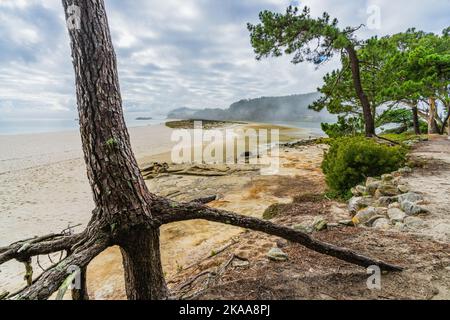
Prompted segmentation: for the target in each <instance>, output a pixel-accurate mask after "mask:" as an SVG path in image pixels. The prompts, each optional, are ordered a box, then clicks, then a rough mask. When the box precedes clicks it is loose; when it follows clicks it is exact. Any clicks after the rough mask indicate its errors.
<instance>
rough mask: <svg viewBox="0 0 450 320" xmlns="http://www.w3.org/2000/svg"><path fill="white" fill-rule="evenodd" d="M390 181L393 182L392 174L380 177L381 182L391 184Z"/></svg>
mask: <svg viewBox="0 0 450 320" xmlns="http://www.w3.org/2000/svg"><path fill="white" fill-rule="evenodd" d="M392 180H394V176H393V175H392V174H383V175H382V176H381V181H383V182H391V181H392Z"/></svg>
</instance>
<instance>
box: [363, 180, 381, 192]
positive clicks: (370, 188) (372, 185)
mask: <svg viewBox="0 0 450 320" xmlns="http://www.w3.org/2000/svg"><path fill="white" fill-rule="evenodd" d="M380 183H381V181H379V180H376V179H374V178H370V177H369V178H367V180H366V192H367V193H368V194H370V195H372V196H373V195H375V191H377V189H378V187H379V186H380Z"/></svg>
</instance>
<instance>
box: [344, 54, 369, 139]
mask: <svg viewBox="0 0 450 320" xmlns="http://www.w3.org/2000/svg"><path fill="white" fill-rule="evenodd" d="M345 49H346V51H347V54H348V57H349V60H350V67H351V70H352V77H353V85H354V87H355V90H356V95H357V96H358V98H359V100H360V102H361V106H362V109H363V116H364V124H365V132H366V136H367V137H372V136H374V135H375V121H374V117H373V115H372V110H371V107H370V102H369V99H368V98H367V95H366V94H365V92H364V89H363V87H362V84H361V71H360V63H359V59H358V56H357V53H356V51H355V49H354V48H353V47H352V46H349V47H346V48H345Z"/></svg>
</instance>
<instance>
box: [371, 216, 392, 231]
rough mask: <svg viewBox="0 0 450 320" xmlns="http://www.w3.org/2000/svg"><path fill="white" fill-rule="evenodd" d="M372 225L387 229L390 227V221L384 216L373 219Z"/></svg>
mask: <svg viewBox="0 0 450 320" xmlns="http://www.w3.org/2000/svg"><path fill="white" fill-rule="evenodd" d="M372 227H373V228H375V229H388V228H389V227H390V221H389V219H386V218H379V219H377V220H375V221H374V223H373V224H372Z"/></svg>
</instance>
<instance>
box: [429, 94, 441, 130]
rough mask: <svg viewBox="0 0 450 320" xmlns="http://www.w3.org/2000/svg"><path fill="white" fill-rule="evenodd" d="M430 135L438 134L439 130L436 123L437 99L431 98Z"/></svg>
mask: <svg viewBox="0 0 450 320" xmlns="http://www.w3.org/2000/svg"><path fill="white" fill-rule="evenodd" d="M428 133H429V134H438V133H439V128H438V125H437V122H436V99H435V98H430V109H429V111H428Z"/></svg>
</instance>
